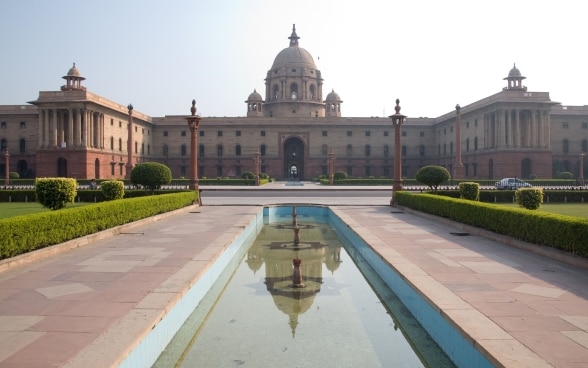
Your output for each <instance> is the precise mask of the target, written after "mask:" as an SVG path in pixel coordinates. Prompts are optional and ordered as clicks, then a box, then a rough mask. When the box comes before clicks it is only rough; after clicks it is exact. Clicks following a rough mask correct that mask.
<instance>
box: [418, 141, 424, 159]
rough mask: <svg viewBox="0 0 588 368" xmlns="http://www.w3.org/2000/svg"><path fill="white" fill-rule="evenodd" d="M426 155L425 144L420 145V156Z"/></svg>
mask: <svg viewBox="0 0 588 368" xmlns="http://www.w3.org/2000/svg"><path fill="white" fill-rule="evenodd" d="M424 155H425V146H423V145H422V144H421V145H420V146H419V156H421V157H422V156H424Z"/></svg>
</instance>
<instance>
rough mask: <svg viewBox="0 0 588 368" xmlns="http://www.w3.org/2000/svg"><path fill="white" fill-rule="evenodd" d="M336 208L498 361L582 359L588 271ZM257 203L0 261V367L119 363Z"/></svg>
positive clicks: (425, 223)
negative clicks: (20, 260) (18, 261)
mask: <svg viewBox="0 0 588 368" xmlns="http://www.w3.org/2000/svg"><path fill="white" fill-rule="evenodd" d="M333 208H334V210H335V211H336V212H337V213H338V214H339V216H341V217H342V218H343V219H344V220H345V221H346V222H347V223H349V225H350V226H352V227H353V228H354V229H355V230H356V231H357V232H358V233H359V234H360V235H361V236H362V237H363V238H364V239H365V240H366V241H367V242H368V243H370V244H371V245H372V246H373V247H374V248H375V249H376V250H377V251H378V252H380V254H381V255H382V256H383V257H384V258H386V259H387V260H388V261H389V262H390V264H391V265H392V266H393V267H394V268H396V269H397V270H398V272H399V273H401V274H402V275H403V277H404V278H405V279H406V280H407V281H408V282H409V283H411V284H413V285H414V286H415V288H417V289H418V290H420V292H421V293H422V294H423V295H425V296H426V297H427V298H428V299H429V300H431V302H433V303H435V304H436V305H437V308H438V309H439V310H440V312H441V313H442V314H444V315H446V316H447V317H448V318H449V319H450V320H451V321H452V323H453V324H455V326H456V327H457V328H458V329H461V330H462V331H463V332H464V333H465V334H467V335H468V336H470V338H471V341H472V343H473V344H475V345H477V346H479V347H480V348H481V350H483V351H485V352H486V353H487V354H488V356H489V357H490V359H491V361H493V362H495V363H496V364H497V366H505V367H533V368H535V367H570V368H579V367H586V366H588V271H585V270H584V269H582V268H576V267H574V266H568V265H565V264H562V263H559V262H557V261H552V260H550V259H548V258H543V257H541V256H538V255H535V254H532V253H529V252H526V251H523V250H520V249H517V248H514V247H510V246H506V245H503V244H502V243H499V242H497V241H492V240H488V239H486V238H484V237H481V236H478V235H475V234H472V235H469V236H464V235H465V234H464V229H463V228H460V227H452V225H451V224H447V223H444V222H439V221H436V220H433V219H429V218H427V217H422V216H417V215H414V214H411V213H409V212H406V211H399V210H397V209H393V208H390V207H387V206H339V207H333ZM259 210H260V207H256V206H204V207H200V208H198V207H190V208H186V209H183V210H180V211H177V212H176V213H174V214H168V215H165V216H161V217H159V218H156V219H150V220H147V221H144V222H140V223H138V224H135V225H133V226H127V227H123V228H122V232H121V233H120V234H119V235H116V236H106V237H104V239H95V240H93V241H90V242H88V241H83V240H82V241H78V243H80V245H83V246H80V247H77V248H74V249H69V250H65V249H64V250H63V251H56V252H55V253H56V254H54V255H47V254H45V255H42V256H37V257H35V258H34V259H32V261H30V262H29V261H28V260H27V259H28V258H29V257H30V256H29V257H25V258H24V259H23V263H22V264H14V262H13V264H12V265H11V266H5V267H4V268H3V269H2V268H1V267H2V265H0V269H1V271H0V367H19V368H22V367H84V368H87V367H110V366H117V365H118V364H119V363H120V362H121V361H122V359H124V357H125V356H126V355H127V354H128V353H129V351H130V350H131V349H132V347H133V346H134V344H136V343H137V342H138V341H139V339H141V338H142V337H144V336H145V335H146V334H147V333H148V332H149V331H150V330H151V329H152V328H153V326H154V325H155V324H157V322H158V321H159V320H160V319H161V317H162V316H163V315H164V314H165V313H166V311H168V310H169V309H170V308H171V306H173V305H174V304H175V303H177V302H178V300H179V299H180V297H181V295H183V294H184V293H185V292H186V290H187V289H188V288H189V287H190V285H192V284H193V283H194V281H195V280H196V279H198V277H200V275H201V274H202V273H203V271H205V270H206V269H207V267H208V266H209V265H210V263H211V262H213V261H214V260H215V259H216V258H217V257H218V255H219V254H220V253H222V252H223V250H224V247H225V246H226V245H228V244H230V243H231V242H232V240H233V239H235V237H236V235H237V234H238V233H239V232H240V231H241V229H242V228H243V226H244V225H245V224H247V223H249V222H250V221H251V219H252V218H253V216H254V214H255V213H256V212H257V211H259ZM452 233H453V234H452ZM74 243H75V242H74ZM84 243H88V244H84ZM74 245H76V244H74Z"/></svg>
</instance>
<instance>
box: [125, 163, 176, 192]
mask: <svg viewBox="0 0 588 368" xmlns="http://www.w3.org/2000/svg"><path fill="white" fill-rule="evenodd" d="M171 180H172V173H171V170H170V169H169V167H167V166H165V165H164V164H161V163H159V162H145V163H142V164H139V165H137V166H135V167H134V168H133V171H131V183H133V184H134V185H142V186H143V187H145V188H147V189H148V190H150V191H151V192H152V193H153V192H154V191H155V190H156V189H159V188H161V186H162V185H165V184H169V183H170V182H171Z"/></svg>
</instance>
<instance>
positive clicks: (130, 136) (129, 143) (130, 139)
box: [125, 104, 133, 179]
mask: <svg viewBox="0 0 588 368" xmlns="http://www.w3.org/2000/svg"><path fill="white" fill-rule="evenodd" d="M127 109H128V110H129V123H128V132H127V163H126V165H125V168H126V175H125V179H130V178H131V171H133V105H132V104H129V106H127Z"/></svg>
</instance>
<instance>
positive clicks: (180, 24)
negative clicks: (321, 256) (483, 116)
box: [0, 0, 588, 117]
mask: <svg viewBox="0 0 588 368" xmlns="http://www.w3.org/2000/svg"><path fill="white" fill-rule="evenodd" d="M584 4H585V2H584V1H581V0H576V1H571V0H569V1H566V0H564V1H558V2H556V1H545V0H534V1H531V0H516V1H513V0H509V1H506V0H495V1H458V0H447V1H437V0H422V1H388V0H380V1H376V0H362V1H350V0H299V1H281V0H191V1H189V0H169V1H163V0H159V1H153V0H145V1H140V0H101V1H80V0H52V1H48V0H2V1H0V19H1V20H0V50H1V53H0V55H1V57H0V104H2V105H7V104H25V103H26V102H27V101H32V100H35V99H36V98H37V96H38V92H39V91H41V90H42V91H53V90H59V87H60V86H61V85H62V84H63V83H64V80H63V79H61V77H62V76H63V75H65V74H66V73H67V71H68V70H69V68H70V67H71V66H72V63H73V62H75V63H76V66H77V67H78V69H79V70H80V72H81V73H82V75H83V76H84V77H86V80H85V81H84V85H85V86H86V87H87V88H88V90H89V91H91V92H93V93H96V94H99V95H101V96H104V97H106V98H108V99H111V100H113V101H116V102H119V103H121V104H123V105H126V104H128V103H132V104H133V105H134V106H135V108H136V109H137V110H139V111H141V112H144V113H146V114H148V115H151V116H163V115H184V114H189V110H190V102H191V100H192V99H193V98H194V99H196V101H197V107H198V112H199V114H201V115H202V116H243V115H245V114H246V105H245V103H244V101H245V100H246V99H247V96H248V95H249V94H250V93H251V92H252V91H253V89H257V91H258V92H260V93H261V94H262V96H263V97H264V98H265V96H264V94H265V84H264V78H265V76H266V73H267V71H268V70H269V68H270V67H271V66H272V63H273V61H274V58H275V56H276V55H277V54H278V53H279V52H280V51H281V50H282V49H284V48H286V47H288V42H289V40H288V36H289V35H290V33H291V30H292V24H293V23H296V30H297V33H298V36H300V41H299V42H300V47H303V48H304V49H306V50H307V51H309V52H310V53H311V55H313V57H314V60H315V63H316V64H317V67H318V69H319V70H321V72H322V76H323V78H324V89H323V95H324V96H326V94H327V93H328V92H330V91H331V90H332V89H334V90H335V91H336V92H337V93H339V95H340V96H341V98H342V99H343V101H344V103H343V105H342V112H343V115H344V116H356V117H361V116H383V115H384V114H385V115H391V114H393V113H394V100H395V99H396V98H400V101H401V106H402V113H404V114H405V115H408V116H410V117H417V116H428V117H436V116H439V115H442V114H445V113H447V112H450V111H452V110H453V107H454V106H455V105H456V104H457V103H459V104H461V105H462V106H466V105H467V104H469V103H472V102H474V101H476V100H478V99H481V98H484V97H487V96H489V95H492V94H494V93H497V92H499V91H500V90H501V89H502V87H504V86H505V85H506V82H505V81H503V80H502V79H503V78H504V77H506V76H507V75H508V72H509V70H510V69H511V68H512V66H513V63H516V65H517V67H518V68H519V69H520V70H521V72H522V74H523V75H524V76H525V77H527V79H526V80H525V81H524V83H523V84H524V85H526V86H527V87H528V89H529V91H541V92H550V93H551V99H552V100H554V101H557V102H562V103H564V104H566V105H584V104H588V94H587V93H586V92H585V89H586V87H587V86H588V73H587V72H586V58H585V56H584V55H585V53H586V47H587V46H586V23H585V13H586V12H585V8H586V5H584Z"/></svg>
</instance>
